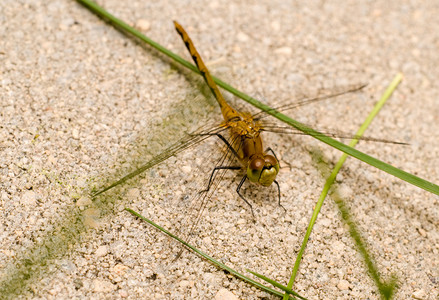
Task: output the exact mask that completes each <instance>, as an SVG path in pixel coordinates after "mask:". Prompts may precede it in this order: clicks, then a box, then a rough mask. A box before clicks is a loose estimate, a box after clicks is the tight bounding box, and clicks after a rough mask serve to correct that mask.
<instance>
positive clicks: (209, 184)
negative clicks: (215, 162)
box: [200, 166, 242, 194]
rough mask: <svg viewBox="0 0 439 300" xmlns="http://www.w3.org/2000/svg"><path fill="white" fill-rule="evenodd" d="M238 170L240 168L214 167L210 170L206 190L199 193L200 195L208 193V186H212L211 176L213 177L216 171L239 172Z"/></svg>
mask: <svg viewBox="0 0 439 300" xmlns="http://www.w3.org/2000/svg"><path fill="white" fill-rule="evenodd" d="M240 169H242V167H238V166H219V167H215V168H214V169H213V170H212V173H211V174H210V178H209V183H208V184H207V188H206V189H205V190H202V191H200V194H201V193H205V192H208V191H209V190H210V186H211V185H212V179H213V176H214V175H215V172H216V171H218V170H240Z"/></svg>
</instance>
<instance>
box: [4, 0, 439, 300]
mask: <svg viewBox="0 0 439 300" xmlns="http://www.w3.org/2000/svg"><path fill="white" fill-rule="evenodd" d="M99 3H100V4H101V5H102V6H104V7H105V8H106V9H107V10H109V11H110V12H112V13H113V14H115V15H116V16H118V17H120V18H121V19H123V20H125V21H126V22H128V23H130V24H132V25H136V26H137V27H138V28H139V29H140V30H142V31H143V32H145V34H146V35H147V36H149V37H150V38H152V39H153V40H155V41H157V42H159V43H160V44H162V45H164V46H165V47H167V48H169V49H171V50H172V51H175V52H176V53H178V54H180V55H182V56H184V57H186V58H187V57H188V56H187V54H186V50H185V48H184V46H183V44H182V42H181V40H180V38H179V36H178V35H177V34H176V33H175V31H174V29H173V24H172V20H174V19H175V20H178V21H179V22H180V23H181V24H182V25H183V26H185V28H186V29H187V31H188V32H189V33H190V35H191V37H192V39H193V40H194V42H195V44H196V45H197V46H198V48H199V51H200V52H201V53H202V55H203V57H204V59H205V61H206V62H207V64H208V66H209V68H210V69H211V71H212V73H214V74H216V75H218V76H219V77H221V78H223V79H224V80H225V81H227V82H230V83H231V84H232V85H234V86H235V87H237V88H238V89H240V90H242V91H243V92H245V93H248V94H250V95H254V96H256V97H258V98H260V99H263V100H264V101H266V102H268V103H270V104H273V105H275V104H279V103H285V102H292V101H294V99H295V96H297V95H301V94H310V93H313V92H315V91H316V90H318V89H321V88H326V89H332V88H334V87H337V86H343V85H349V84H356V83H359V82H366V83H368V86H367V88H366V89H365V90H364V91H363V92H361V93H357V94H350V95H347V96H345V97H341V98H340V99H335V100H334V101H326V102H322V103H318V104H314V105H310V106H307V107H303V108H301V109H299V110H297V111H292V112H288V114H289V115H291V116H292V117H293V118H297V119H299V120H301V121H304V122H307V123H311V124H317V126H320V127H323V128H327V127H330V128H336V129H339V130H343V131H347V132H354V131H355V130H356V128H357V127H358V126H359V125H360V124H361V121H362V120H363V119H364V118H365V117H366V115H367V114H368V112H369V111H370V109H371V108H372V107H373V104H374V102H375V101H376V100H377V99H378V98H379V96H380V95H381V93H382V92H383V90H384V88H385V87H386V86H387V85H388V83H389V82H390V80H391V79H392V78H393V77H394V76H395V74H396V73H397V72H400V71H401V72H403V73H404V76H405V78H404V81H403V83H402V84H401V85H400V86H399V87H398V90H397V91H396V93H395V94H394V96H393V97H392V98H391V99H390V100H389V102H388V103H387V104H386V106H385V107H384V109H383V111H382V112H381V113H380V115H379V116H378V117H377V118H376V120H375V121H374V123H373V124H372V126H371V128H370V130H369V131H368V135H369V136H373V137H378V138H385V139H391V140H398V141H404V142H409V143H410V145H409V146H397V145H388V144H386V145H383V144H377V143H361V144H360V145H359V146H358V149H359V150H361V151H364V152H366V153H368V154H370V155H372V156H375V157H377V158H379V159H381V160H384V161H386V162H389V163H391V164H393V165H395V166H397V167H400V168H402V169H404V170H406V171H408V172H411V173H413V174H416V175H418V176H420V177H422V178H425V179H427V180H430V181H432V182H434V183H439V172H438V170H439V168H438V166H439V133H438V132H439V125H438V123H437V122H438V120H439V105H438V99H439V88H438V87H437V84H436V81H437V78H439V68H438V67H437V65H438V62H439V51H438V48H439V31H438V30H437V28H439V27H438V26H439V3H438V2H435V1H411V2H407V1H374V2H362V1H332V2H325V1H302V2H297V1H258V2H254V1H240V2H239V3H230V1H204V2H197V4H194V2H189V1H157V3H155V2H154V1H130V2H129V4H128V3H122V2H120V1H114V0H108V1H99ZM0 20H1V24H2V26H0V105H1V111H0V196H1V197H0V212H1V217H0V218H1V222H0V270H1V271H0V278H1V279H0V290H1V291H2V297H4V298H8V297H10V298H17V296H18V298H34V299H107V298H108V299H119V298H128V299H139V298H143V299H212V298H214V297H216V299H234V298H233V297H236V298H238V299H261V298H264V299H271V298H272V297H273V296H271V295H269V294H266V293H265V292H262V291H260V290H257V289H256V288H254V287H252V286H250V285H248V284H245V283H243V282H241V281H240V280H238V279H235V278H233V277H231V276H230V275H226V274H224V272H222V271H220V270H218V269H216V268H215V267H213V266H212V265H210V264H209V263H207V262H205V261H204V260H202V259H201V258H199V257H197V256H196V255H194V254H192V253H190V252H188V251H185V252H184V253H183V255H182V257H181V258H180V259H178V260H177V261H174V257H175V255H176V253H178V251H179V249H180V248H179V246H178V245H177V244H175V243H174V242H172V241H170V240H169V239H168V238H167V237H165V236H164V235H163V234H162V233H159V232H157V231H156V230H155V229H153V228H151V227H150V226H148V225H147V224H145V223H143V222H140V221H139V220H137V219H135V218H134V217H132V216H131V215H130V214H128V213H127V212H125V211H124V210H123V208H124V207H126V206H128V207H131V208H133V209H136V210H138V211H139V212H141V213H142V214H144V215H146V216H148V217H150V218H151V219H153V220H155V221H156V222H158V223H159V224H161V225H163V226H165V227H167V228H170V229H173V230H175V228H176V226H178V225H177V224H183V225H185V226H186V228H187V227H188V226H190V224H191V222H192V221H193V220H192V219H191V218H185V217H187V215H188V213H187V212H188V209H189V208H188V206H189V203H190V202H191V199H194V195H196V191H197V190H199V187H200V186H202V185H203V184H205V183H204V181H203V179H204V177H203V176H199V174H204V173H208V172H209V171H208V170H209V169H210V168H211V167H210V165H209V164H207V165H206V162H209V160H210V159H211V158H212V156H213V155H212V153H214V152H212V149H215V148H214V147H215V142H214V141H210V142H207V143H205V144H201V145H199V146H198V147H195V148H192V149H190V150H187V151H185V152H184V153H182V154H181V155H178V156H176V157H173V158H170V159H169V160H168V161H167V162H165V163H163V164H161V165H160V166H158V167H156V168H154V169H151V170H148V171H147V172H146V173H145V174H144V175H142V176H140V177H137V178H136V179H133V180H132V181H131V182H129V183H128V184H127V185H125V186H123V187H122V188H119V189H115V190H113V191H110V192H108V193H107V194H105V196H103V197H100V198H98V199H97V200H96V201H94V202H93V201H91V199H90V197H88V196H87V195H88V193H89V192H90V191H91V190H92V189H93V188H96V187H99V186H101V185H103V184H105V183H106V182H108V181H111V180H112V179H115V178H118V177H120V176H122V175H124V174H126V173H127V172H129V171H130V170H133V169H135V168H136V167H138V166H140V165H141V164H142V163H144V162H145V161H147V160H148V158H149V157H151V155H154V154H157V153H158V152H159V151H160V149H164V147H166V146H167V145H169V144H170V143H171V142H172V141H175V140H177V139H178V138H179V137H181V136H182V135H183V134H184V132H187V131H190V130H192V129H194V128H196V127H198V126H200V125H201V124H203V122H204V120H205V119H206V118H210V119H211V120H212V121H216V120H219V117H220V116H219V113H218V109H217V108H216V107H215V106H213V105H212V104H214V103H212V100H211V99H208V101H207V102H208V103H206V99H205V97H204V96H203V95H208V91H206V89H205V88H204V87H203V84H202V83H201V81H199V79H198V78H196V76H194V75H192V74H190V73H189V72H187V71H182V70H181V69H180V68H179V67H176V66H175V65H172V64H170V61H169V60H168V59H166V58H164V57H163V56H162V55H159V54H157V52H156V51H154V50H151V49H150V48H149V47H142V46H141V45H140V44H139V43H137V42H136V41H133V40H132V39H129V38H127V37H126V36H124V35H123V34H121V33H120V32H118V31H116V30H115V29H114V28H113V27H111V26H109V25H107V24H106V23H104V22H103V21H102V20H100V19H99V18H97V17H96V16H95V15H93V14H91V13H90V12H89V11H88V10H87V9H85V8H83V7H82V6H81V5H80V4H78V3H77V2H76V1H67V0H64V1H61V0H54V1H39V0H37V1H8V0H6V1H2V2H1V3H0ZM233 101H235V100H233ZM234 103H239V106H240V107H246V106H245V105H244V104H242V102H240V101H239V100H236V101H235V102H234ZM188 120H190V121H188ZM317 120H318V121H317ZM266 138H267V143H269V144H270V145H271V147H272V148H274V149H275V150H276V152H277V154H278V155H279V157H280V158H281V163H282V169H281V172H280V175H279V178H278V180H279V182H280V184H281V189H282V197H283V201H282V203H283V206H284V207H285V208H286V209H287V211H288V212H287V213H286V214H285V213H284V212H283V210H282V209H281V208H279V207H278V206H277V203H276V199H275V196H273V194H272V192H273V193H274V189H271V190H270V189H269V190H268V191H264V190H261V189H256V191H257V192H258V193H259V194H260V196H256V195H255V193H253V194H252V193H250V192H248V193H247V195H248V196H249V198H251V199H252V201H253V202H252V203H253V208H254V210H255V215H256V219H255V220H254V219H253V218H252V216H251V213H250V211H249V209H248V207H247V206H246V204H245V203H243V202H242V200H240V199H239V198H238V197H237V195H236V194H235V193H234V190H235V186H236V184H237V182H238V181H239V177H236V178H235V174H234V173H228V174H227V176H226V178H225V183H224V184H222V186H221V188H220V189H218V191H217V192H216V194H215V195H214V196H213V197H212V199H211V200H212V201H209V203H208V204H207V208H206V209H205V212H204V215H203V217H202V219H201V221H200V223H199V224H198V226H197V230H196V231H195V235H194V237H193V238H192V242H193V243H195V244H197V245H198V246H199V247H200V249H201V250H203V251H205V252H207V253H209V254H210V255H212V256H214V257H215V258H217V259H219V260H220V261H222V262H224V263H226V264H227V265H230V266H232V267H234V268H236V269H237V270H239V271H242V272H245V269H247V268H248V269H251V270H254V271H256V272H259V273H263V274H265V275H266V276H269V277H271V278H274V279H276V280H278V281H279V282H284V283H286V282H287V280H288V278H289V274H290V272H291V270H292V265H293V264H294V260H295V257H296V255H297V251H298V249H299V247H300V243H301V241H302V238H303V235H304V232H305V230H306V226H307V223H308V221H309V219H310V217H311V214H312V210H313V207H314V205H315V203H316V201H317V199H318V196H319V194H320V192H321V190H322V187H323V183H324V179H322V177H321V175H320V172H319V170H318V168H317V165H316V163H315V162H314V161H313V159H312V155H311V154H310V152H311V153H314V154H315V153H319V154H321V155H322V156H323V157H324V159H325V160H326V161H328V162H329V163H330V164H332V163H334V162H336V160H337V159H338V157H339V155H340V153H339V152H338V151H336V150H333V149H330V148H329V147H327V146H325V145H322V144H321V143H319V142H317V141H315V140H314V139H312V138H310V137H302V136H299V137H291V136H278V135H274V134H268V135H267V137H266ZM194 157H195V159H194ZM238 175H239V174H238ZM338 183H339V189H340V191H341V194H342V195H343V196H344V197H345V200H346V201H347V203H348V204H349V207H350V209H351V211H352V213H353V217H354V219H355V220H356V222H357V224H358V226H359V228H360V229H361V230H362V233H363V236H364V238H365V240H366V242H367V245H368V246H369V248H370V251H371V253H372V255H373V256H374V257H375V260H376V263H377V265H378V268H379V270H380V272H381V273H382V275H383V276H384V278H385V279H388V278H389V277H390V275H391V274H396V276H397V277H398V279H399V288H398V291H397V294H396V296H395V299H409V298H414V299H437V297H438V293H439V287H438V286H439V267H438V266H439V230H438V226H439V213H438V207H439V198H438V196H435V195H432V194H430V193H427V192H425V191H423V190H420V189H419V188H416V187H413V186H411V185H409V184H407V183H405V182H402V181H400V180H398V179H396V178H393V177H391V176H390V175H387V174H385V173H383V172H381V171H378V170H376V169H374V168H372V167H370V166H368V165H365V164H364V163H361V162H359V161H357V160H355V159H348V161H347V162H346V165H345V167H344V169H343V170H342V172H341V174H340V175H339V177H338ZM189 211H190V210H189ZM180 230H181V231H182V232H185V231H186V232H187V229H184V227H183V228H180ZM295 290H296V291H297V292H299V293H300V294H301V295H303V296H305V297H307V298H308V299H379V294H378V292H377V288H376V287H375V285H374V283H373V281H372V280H371V279H370V277H368V275H367V273H366V271H365V266H364V264H363V262H362V260H361V258H360V256H359V255H358V254H357V252H356V250H355V246H354V244H353V241H352V240H351V238H350V236H349V233H348V231H347V228H346V226H344V225H343V223H342V221H341V219H340V216H339V213H338V211H337V208H336V206H335V205H334V204H333V201H332V200H331V199H330V198H329V199H327V201H326V203H325V205H324V207H323V209H322V211H321V214H320V216H319V218H318V221H317V224H316V226H315V229H314V232H313V234H312V236H311V240H310V243H309V244H308V248H307V250H306V253H305V255H304V258H303V263H302V265H301V268H300V270H299V275H298V278H297V282H296V285H295ZM231 295H234V296H231ZM227 297H229V298H227Z"/></svg>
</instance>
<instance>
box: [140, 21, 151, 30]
mask: <svg viewBox="0 0 439 300" xmlns="http://www.w3.org/2000/svg"><path fill="white" fill-rule="evenodd" d="M136 27H137V28H138V29H140V31H143V32H145V31H148V30H149V29H150V28H151V23H149V21H148V20H145V19H139V20H137V22H136Z"/></svg>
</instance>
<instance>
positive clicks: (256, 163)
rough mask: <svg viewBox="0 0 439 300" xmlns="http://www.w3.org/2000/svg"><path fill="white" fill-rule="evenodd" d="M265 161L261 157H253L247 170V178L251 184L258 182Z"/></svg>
mask: <svg viewBox="0 0 439 300" xmlns="http://www.w3.org/2000/svg"><path fill="white" fill-rule="evenodd" d="M264 165H265V161H264V159H263V158H261V157H255V158H253V159H251V160H250V162H249V164H248V168H247V177H248V179H250V181H252V182H259V178H260V177H261V173H262V170H263V169H264Z"/></svg>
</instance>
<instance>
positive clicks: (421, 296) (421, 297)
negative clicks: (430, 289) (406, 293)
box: [412, 290, 427, 300]
mask: <svg viewBox="0 0 439 300" xmlns="http://www.w3.org/2000/svg"><path fill="white" fill-rule="evenodd" d="M412 297H413V298H415V299H418V300H424V299H427V294H426V293H425V292H424V290H417V291H415V292H414V293H413V294H412Z"/></svg>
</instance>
